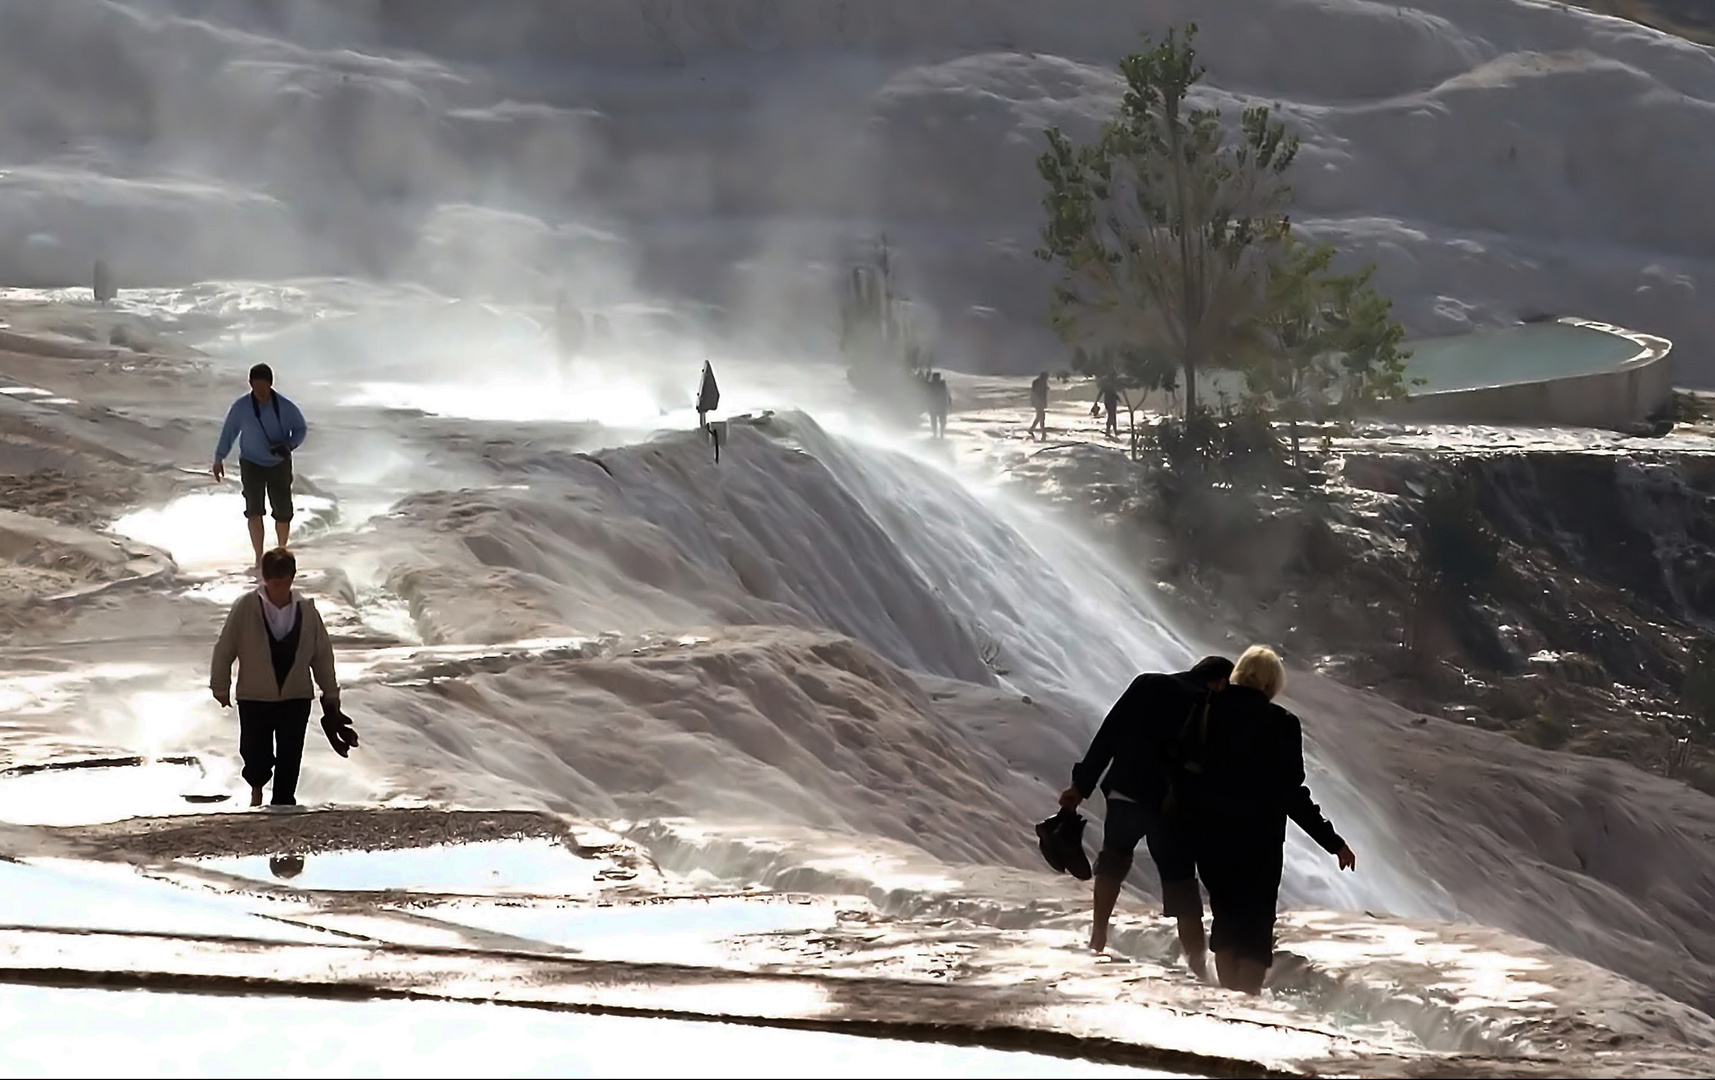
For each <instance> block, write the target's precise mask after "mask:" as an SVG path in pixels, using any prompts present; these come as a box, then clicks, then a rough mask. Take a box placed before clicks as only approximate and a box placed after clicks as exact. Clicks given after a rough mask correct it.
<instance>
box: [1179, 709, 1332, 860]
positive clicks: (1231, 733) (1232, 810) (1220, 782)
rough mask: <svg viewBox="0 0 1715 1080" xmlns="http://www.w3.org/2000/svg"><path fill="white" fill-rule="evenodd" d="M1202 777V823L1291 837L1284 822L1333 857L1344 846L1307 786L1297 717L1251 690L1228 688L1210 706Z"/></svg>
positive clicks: (1199, 811) (1199, 798)
mask: <svg viewBox="0 0 1715 1080" xmlns="http://www.w3.org/2000/svg"><path fill="white" fill-rule="evenodd" d="M1201 756H1202V763H1203V775H1202V780H1201V781H1200V783H1199V785H1198V788H1197V791H1196V810H1195V813H1196V814H1197V816H1198V817H1199V818H1201V819H1202V820H1203V821H1204V822H1206V823H1208V824H1211V825H1215V826H1216V827H1220V826H1222V825H1231V826H1236V827H1239V828H1244V829H1247V831H1248V830H1249V829H1256V830H1258V835H1259V836H1260V833H1261V830H1264V829H1266V830H1267V832H1268V834H1269V836H1270V837H1271V838H1273V837H1278V838H1279V839H1281V840H1283V841H1284V840H1285V839H1286V819H1287V818H1289V817H1290V818H1291V819H1292V820H1293V821H1296V822H1297V823H1298V827H1299V828H1301V829H1303V830H1304V831H1305V832H1306V833H1308V834H1310V839H1312V840H1314V841H1316V842H1317V843H1318V844H1320V845H1321V846H1322V847H1323V848H1324V849H1325V850H1326V851H1327V852H1328V853H1329V854H1339V851H1340V849H1341V848H1343V847H1345V846H1346V842H1345V841H1344V840H1342V839H1341V838H1340V834H1339V833H1337V832H1335V831H1334V826H1333V825H1331V824H1329V823H1328V819H1327V818H1325V817H1323V816H1322V810H1321V808H1320V807H1318V806H1317V805H1316V803H1315V801H1314V800H1312V799H1311V797H1310V788H1309V787H1307V786H1306V785H1305V783H1304V732H1303V729H1302V728H1301V727H1300V726H1299V723H1298V717H1296V716H1294V715H1292V714H1291V713H1290V712H1287V711H1286V710H1285V709H1283V708H1281V707H1280V706H1279V705H1276V704H1274V703H1273V702H1272V701H1270V700H1269V699H1268V696H1267V695H1266V694H1263V693H1262V692H1261V691H1259V690H1252V689H1250V688H1249V687H1247V686H1229V687H1228V688H1227V689H1225V690H1222V691H1221V692H1219V693H1217V694H1215V695H1214V696H1213V697H1212V698H1211V699H1210V702H1209V722H1208V728H1207V735H1206V736H1205V741H1204V743H1203V747H1202V752H1201Z"/></svg>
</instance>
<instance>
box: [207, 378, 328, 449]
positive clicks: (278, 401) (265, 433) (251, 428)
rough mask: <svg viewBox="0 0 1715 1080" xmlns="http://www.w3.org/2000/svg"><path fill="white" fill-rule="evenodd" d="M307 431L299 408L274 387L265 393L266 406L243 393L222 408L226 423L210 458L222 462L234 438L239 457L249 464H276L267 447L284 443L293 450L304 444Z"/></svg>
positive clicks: (307, 428)
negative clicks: (230, 405) (225, 408)
mask: <svg viewBox="0 0 1715 1080" xmlns="http://www.w3.org/2000/svg"><path fill="white" fill-rule="evenodd" d="M309 433H310V429H309V425H308V424H306V423H304V413H303V410H301V409H299V408H298V407H297V406H296V405H294V404H293V403H292V400H291V399H290V398H288V397H287V396H286V395H284V394H282V393H280V392H279V391H278V390H276V391H275V392H274V393H273V394H271V395H270V396H269V398H268V404H266V405H258V404H257V403H256V398H255V395H253V394H245V395H244V396H243V397H241V398H239V399H238V400H237V401H234V402H233V403H232V408H230V409H228V410H226V423H225V424H224V425H223V426H222V427H221V429H220V442H219V443H217V444H216V445H215V448H214V460H216V461H225V460H226V455H228V454H230V453H232V443H233V440H235V439H236V440H237V441H238V456H239V457H240V458H242V459H244V460H245V461H248V462H250V463H251V464H253V465H278V464H279V463H280V461H281V458H279V457H278V456H276V455H275V454H274V452H273V451H271V450H269V449H268V448H269V447H270V446H273V445H275V444H277V443H285V444H286V445H287V446H290V447H291V448H292V449H294V450H296V449H297V448H298V447H300V446H302V445H304V436H305V435H308V434H309Z"/></svg>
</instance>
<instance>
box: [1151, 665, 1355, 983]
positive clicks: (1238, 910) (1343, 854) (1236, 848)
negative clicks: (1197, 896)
mask: <svg viewBox="0 0 1715 1080" xmlns="http://www.w3.org/2000/svg"><path fill="white" fill-rule="evenodd" d="M1285 686H1286V668H1285V666H1284V665H1283V664H1281V662H1280V657H1279V656H1277V655H1275V653H1274V650H1272V649H1268V648H1264V647H1263V646H1260V645H1253V646H1251V647H1250V648H1249V649H1246V650H1245V652H1244V655H1242V656H1240V657H1239V662H1238V664H1237V665H1235V666H1234V668H1233V676H1232V680H1231V683H1230V685H1229V686H1228V687H1227V688H1226V689H1225V690H1221V691H1219V692H1217V693H1216V694H1214V695H1213V696H1212V697H1211V698H1210V699H1209V708H1208V712H1207V714H1206V716H1204V717H1202V718H1201V722H1200V723H1199V724H1198V725H1197V728H1196V729H1194V730H1191V731H1188V732H1187V733H1186V734H1187V736H1188V737H1187V738H1185V739H1182V740H1180V743H1179V746H1178V759H1179V762H1180V768H1179V770H1178V779H1176V780H1175V781H1174V784H1175V786H1176V787H1177V788H1178V789H1179V792H1178V794H1179V799H1178V802H1179V804H1180V806H1179V810H1178V812H1179V813H1181V814H1184V815H1186V820H1187V821H1188V823H1189V826H1190V828H1191V831H1192V834H1193V836H1194V838H1195V839H1194V846H1195V848H1196V853H1197V873H1198V875H1199V876H1201V877H1202V879H1203V885H1204V887H1205V888H1207V889H1208V890H1209V908H1210V911H1211V912H1212V913H1213V914H1214V927H1213V929H1212V931H1211V933H1210V942H1209V944H1210V947H1211V950H1212V951H1213V952H1214V954H1215V967H1216V970H1217V971H1218V972H1219V975H1220V979H1221V985H1222V986H1224V987H1226V988H1227V989H1229V990H1239V991H1243V992H1244V993H1247V994H1256V993H1260V992H1261V991H1262V984H1263V979H1264V978H1265V977H1267V975H1268V969H1269V966H1270V965H1271V964H1273V962H1274V921H1275V904H1276V901H1277V899H1278V897H1279V894H1280V872H1281V863H1282V852H1283V850H1284V848H1285V846H1286V819H1287V818H1289V817H1290V818H1291V819H1292V820H1293V821H1295V822H1297V823H1298V827H1299V828H1301V829H1303V830H1304V831H1305V832H1306V833H1308V834H1309V835H1310V838H1311V839H1312V840H1314V841H1316V842H1317V843H1318V844H1320V845H1321V846H1322V848H1323V849H1324V850H1325V851H1327V852H1328V853H1329V854H1330V855H1334V856H1336V857H1338V859H1339V862H1340V869H1342V870H1351V869H1353V868H1355V867H1356V866H1357V864H1358V857H1357V856H1356V855H1354V854H1353V853H1352V849H1351V846H1350V845H1348V844H1347V843H1346V841H1345V840H1343V839H1341V838H1340V834H1339V833H1338V832H1335V831H1334V826H1332V825H1330V824H1329V823H1328V819H1327V818H1325V817H1323V816H1322V811H1321V810H1320V809H1319V808H1318V807H1317V805H1316V803H1315V802H1314V801H1313V800H1312V799H1311V797H1310V789H1309V788H1308V787H1307V786H1305V783H1304V734H1303V730H1302V729H1301V728H1300V726H1299V723H1298V717H1296V716H1294V715H1292V714H1291V713H1289V712H1287V711H1286V710H1285V709H1283V708H1281V707H1280V706H1279V705H1276V704H1274V698H1275V696H1276V695H1277V694H1279V693H1280V692H1281V690H1282V689H1284V688H1285ZM1191 764H1195V765H1197V766H1198V768H1197V769H1196V771H1195V772H1193V771H1192V770H1191V769H1189V768H1188V766H1189V765H1191Z"/></svg>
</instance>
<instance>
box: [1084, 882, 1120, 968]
mask: <svg viewBox="0 0 1715 1080" xmlns="http://www.w3.org/2000/svg"><path fill="white" fill-rule="evenodd" d="M1124 884H1125V878H1123V877H1113V876H1111V875H1106V874H1098V875H1096V884H1095V888H1094V890H1093V892H1094V893H1095V904H1094V909H1095V911H1094V914H1095V918H1094V920H1093V921H1092V922H1091V923H1090V951H1091V952H1101V951H1102V950H1103V949H1106V948H1107V947H1108V920H1109V919H1110V918H1112V917H1113V913H1114V904H1115V903H1117V902H1118V901H1119V898H1120V887H1121V886H1122V885H1124Z"/></svg>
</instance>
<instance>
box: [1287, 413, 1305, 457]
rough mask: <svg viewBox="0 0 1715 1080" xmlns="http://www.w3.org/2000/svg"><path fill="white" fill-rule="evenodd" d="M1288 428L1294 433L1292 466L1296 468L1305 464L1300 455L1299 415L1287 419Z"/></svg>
mask: <svg viewBox="0 0 1715 1080" xmlns="http://www.w3.org/2000/svg"><path fill="white" fill-rule="evenodd" d="M1286 430H1287V431H1289V432H1291V434H1292V467H1293V468H1295V469H1296V468H1298V467H1299V466H1301V465H1303V464H1304V462H1302V461H1300V460H1299V457H1298V417H1296V416H1294V417H1291V418H1289V419H1288V420H1287V421H1286Z"/></svg>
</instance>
